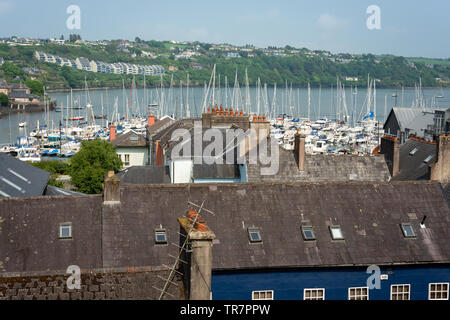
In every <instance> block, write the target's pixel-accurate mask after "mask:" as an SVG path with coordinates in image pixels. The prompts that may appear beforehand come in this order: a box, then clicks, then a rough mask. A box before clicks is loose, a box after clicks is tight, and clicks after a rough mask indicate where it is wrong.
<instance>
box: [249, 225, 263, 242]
mask: <svg viewBox="0 0 450 320" xmlns="http://www.w3.org/2000/svg"><path fill="white" fill-rule="evenodd" d="M248 237H249V239H250V242H253V243H256V242H262V238H261V229H259V228H248Z"/></svg>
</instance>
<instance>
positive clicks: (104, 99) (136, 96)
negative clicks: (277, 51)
mask: <svg viewBox="0 0 450 320" xmlns="http://www.w3.org/2000/svg"><path fill="white" fill-rule="evenodd" d="M422 91H423V92H422V94H423V99H424V101H425V103H424V104H425V105H426V108H448V107H450V89H441V88H425V89H423V90H422ZM235 92H236V93H235V95H234V96H233V88H228V90H225V89H224V88H221V89H218V88H216V90H215V92H214V101H215V102H216V104H218V105H223V106H224V107H231V106H232V107H233V109H235V110H236V109H239V110H244V111H247V110H248V108H249V106H250V110H251V112H253V113H259V114H261V115H263V114H266V115H268V116H269V118H270V117H277V116H278V115H279V114H282V113H285V114H288V115H291V116H293V117H294V118H308V115H309V118H310V119H311V120H316V119H319V118H324V117H325V118H327V119H339V118H342V117H343V115H344V114H346V115H347V116H349V117H350V118H349V119H354V120H355V121H357V120H361V119H362V118H363V117H364V116H365V115H366V114H367V109H366V108H367V107H366V96H367V89H362V88H358V90H357V91H355V89H354V88H353V90H351V89H350V88H346V89H345V93H344V94H342V93H341V95H340V97H339V99H340V101H341V102H340V103H339V106H340V107H338V103H337V92H336V90H335V89H332V88H321V89H319V88H312V89H311V95H310V104H309V105H310V108H308V91H307V89H306V88H292V89H291V88H286V87H278V88H277V90H276V94H275V92H274V88H273V87H269V88H267V91H265V90H264V88H261V89H258V88H255V87H252V88H250V89H249V93H250V101H249V102H247V101H246V96H248V93H246V88H245V87H241V88H240V89H239V90H238V91H235ZM266 92H267V94H266ZM442 95H443V97H441V98H437V97H438V96H442ZM49 96H50V97H51V98H52V99H55V100H56V101H57V105H58V106H61V107H62V110H61V112H56V111H50V112H49V114H48V115H47V114H46V113H45V112H39V113H24V112H22V113H13V114H10V115H9V116H8V115H4V116H3V117H2V118H1V119H0V145H6V144H11V143H12V144H14V143H15V141H16V138H17V137H18V136H27V135H28V134H29V133H30V132H31V131H32V130H33V129H34V128H36V126H37V122H38V121H39V123H40V125H45V124H46V123H47V120H48V127H49V128H50V129H51V128H54V129H57V128H58V127H59V125H60V123H61V124H62V125H63V126H64V125H65V123H66V119H67V118H71V117H84V118H85V119H88V118H89V116H88V115H87V114H86V111H87V109H86V108H85V106H86V105H87V104H88V103H90V104H92V106H93V107H92V110H93V113H94V114H95V115H99V114H105V115H106V116H107V119H108V120H111V118H112V117H113V114H114V111H116V115H115V116H116V117H120V118H123V117H126V115H127V110H128V116H131V115H141V116H146V115H147V114H148V112H149V107H148V105H150V110H151V111H152V112H153V113H154V114H156V115H157V114H159V115H160V116H164V115H166V114H167V115H176V116H177V118H181V117H186V116H188V115H190V116H191V117H196V116H200V115H201V112H202V107H203V105H204V96H205V89H204V88H198V87H197V88H190V89H189V92H188V91H187V89H186V88H182V89H181V88H178V87H177V88H172V89H169V88H165V89H163V90H161V89H160V88H158V89H156V88H151V89H146V90H144V89H143V88H138V89H136V90H133V92H130V89H125V90H121V89H114V90H106V89H105V90H89V91H76V92H75V91H74V92H73V93H72V103H71V94H70V92H57V93H51V94H49ZM258 96H259V98H258ZM130 97H131V99H130ZM416 98H417V91H416V90H415V89H414V88H405V89H404V90H401V89H400V90H395V89H377V90H376V100H375V102H376V103H372V105H373V106H374V107H376V110H375V111H376V112H375V119H376V120H377V121H379V122H381V123H382V122H384V121H385V119H386V117H387V115H388V114H389V112H390V110H391V109H392V108H393V107H394V106H397V107H401V106H402V107H411V106H414V104H415V101H416ZM115 101H117V106H116V107H115V106H114V105H115ZM344 101H345V103H344ZM210 103H211V91H210V92H209V100H208V103H207V107H208V106H209V105H210ZM70 104H72V106H73V107H74V108H73V109H67V106H68V105H69V106H70ZM78 107H81V108H82V109H77V108H78ZM95 121H96V123H97V124H100V125H101V124H102V123H103V124H106V119H96V120H95ZM23 122H26V125H25V126H24V127H21V128H19V123H23Z"/></svg>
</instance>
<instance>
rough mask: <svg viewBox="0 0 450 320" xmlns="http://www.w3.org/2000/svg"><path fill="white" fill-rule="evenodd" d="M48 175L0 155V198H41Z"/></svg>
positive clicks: (45, 172) (26, 164)
mask: <svg viewBox="0 0 450 320" xmlns="http://www.w3.org/2000/svg"><path fill="white" fill-rule="evenodd" d="M49 179H50V173H48V172H47V171H44V170H41V169H38V168H36V167H33V166H32V165H30V164H28V163H25V162H23V161H20V160H18V159H16V158H13V157H11V156H10V155H7V154H4V153H0V198H4V197H34V196H42V195H43V193H44V190H45V188H46V186H47V183H48V180H49Z"/></svg>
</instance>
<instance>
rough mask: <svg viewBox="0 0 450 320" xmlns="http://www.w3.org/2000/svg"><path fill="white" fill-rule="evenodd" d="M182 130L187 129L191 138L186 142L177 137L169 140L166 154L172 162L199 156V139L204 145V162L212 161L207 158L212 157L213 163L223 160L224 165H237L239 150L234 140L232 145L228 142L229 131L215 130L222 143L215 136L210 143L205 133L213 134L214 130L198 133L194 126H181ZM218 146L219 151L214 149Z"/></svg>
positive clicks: (202, 151) (202, 152) (204, 129)
mask: <svg viewBox="0 0 450 320" xmlns="http://www.w3.org/2000/svg"><path fill="white" fill-rule="evenodd" d="M180 128H184V129H187V130H188V131H189V137H187V138H186V140H184V139H183V138H182V137H177V139H173V140H172V139H171V140H169V143H168V145H169V146H168V147H167V148H166V154H167V155H169V157H170V158H171V159H172V160H173V159H180V158H192V159H194V158H195V157H196V156H197V155H196V147H195V143H196V141H197V139H198V141H201V144H202V145H201V150H200V151H201V155H202V156H203V162H205V161H209V160H211V158H209V159H207V158H206V157H205V156H206V155H208V156H209V155H210V156H211V157H212V160H211V161H214V162H216V159H219V158H222V162H223V163H227V164H230V165H231V164H236V162H237V154H238V148H236V140H234V143H233V141H232V142H231V143H230V142H229V141H227V130H228V129H225V128H223V129H219V128H214V129H213V130H215V133H216V134H217V135H218V136H221V137H222V141H220V140H218V141H217V142H216V140H215V138H216V137H215V135H214V136H213V137H211V140H210V141H207V140H208V139H207V138H206V136H205V132H210V133H211V132H212V131H211V130H212V129H209V128H202V130H199V131H198V132H196V131H195V129H194V128H193V126H192V125H184V126H180ZM211 134H212V133H211ZM219 134H220V135H219ZM218 139H219V138H218ZM216 144H217V146H219V149H218V150H216V149H214V147H213V146H215V145H216ZM183 146H186V148H184V147H183ZM185 151H189V153H187V154H185ZM227 157H228V161H230V162H231V161H232V163H228V162H227Z"/></svg>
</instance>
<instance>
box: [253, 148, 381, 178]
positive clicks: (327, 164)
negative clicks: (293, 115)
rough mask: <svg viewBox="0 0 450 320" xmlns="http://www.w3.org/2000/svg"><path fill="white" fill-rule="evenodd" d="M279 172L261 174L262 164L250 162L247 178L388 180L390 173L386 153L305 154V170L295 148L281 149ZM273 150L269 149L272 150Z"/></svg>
mask: <svg viewBox="0 0 450 320" xmlns="http://www.w3.org/2000/svg"><path fill="white" fill-rule="evenodd" d="M278 150H279V151H278V152H279V157H278V159H276V157H275V161H276V162H278V168H279V169H278V173H277V174H276V175H261V168H263V167H265V166H262V165H261V164H260V163H259V161H258V164H248V166H247V178H248V182H266V183H267V182H302V181H305V182H306V181H308V182H328V181H330V182H331V181H334V182H337V181H341V182H345V181H389V180H390V174H389V169H388V167H387V165H386V161H385V160H384V157H383V156H357V155H326V154H325V155H308V154H306V155H305V170H304V171H300V170H299V169H298V160H297V156H296V153H295V151H293V150H285V149H283V148H281V147H279V149H278ZM269 154H270V153H269Z"/></svg>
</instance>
